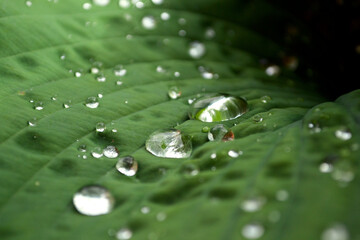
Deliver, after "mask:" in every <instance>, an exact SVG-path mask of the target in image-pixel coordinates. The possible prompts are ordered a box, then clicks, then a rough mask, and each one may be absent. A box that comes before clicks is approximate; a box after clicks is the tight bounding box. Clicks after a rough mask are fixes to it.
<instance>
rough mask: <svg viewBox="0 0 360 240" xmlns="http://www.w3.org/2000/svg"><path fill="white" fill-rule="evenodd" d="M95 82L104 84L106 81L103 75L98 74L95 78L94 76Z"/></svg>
mask: <svg viewBox="0 0 360 240" xmlns="http://www.w3.org/2000/svg"><path fill="white" fill-rule="evenodd" d="M96 80H97V81H98V82H105V81H106V77H105V75H104V74H103V73H99V74H98V75H97V76H96Z"/></svg>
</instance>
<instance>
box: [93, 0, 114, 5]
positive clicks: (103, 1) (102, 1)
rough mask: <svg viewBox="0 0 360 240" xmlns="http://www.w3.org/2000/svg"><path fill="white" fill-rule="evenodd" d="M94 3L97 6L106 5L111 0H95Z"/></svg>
mask: <svg viewBox="0 0 360 240" xmlns="http://www.w3.org/2000/svg"><path fill="white" fill-rule="evenodd" d="M93 3H94V4H95V5H97V6H101V7H104V6H106V5H108V4H109V3H110V0H93Z"/></svg>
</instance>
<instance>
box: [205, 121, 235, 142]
mask: <svg viewBox="0 0 360 240" xmlns="http://www.w3.org/2000/svg"><path fill="white" fill-rule="evenodd" d="M208 139H209V141H224V142H227V141H232V140H234V133H233V132H232V131H231V130H230V129H229V128H227V127H225V126H224V125H223V124H217V125H215V126H214V127H212V128H211V129H210V131H209V132H208Z"/></svg>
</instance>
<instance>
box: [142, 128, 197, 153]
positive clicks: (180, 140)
mask: <svg viewBox="0 0 360 240" xmlns="http://www.w3.org/2000/svg"><path fill="white" fill-rule="evenodd" d="M145 145H146V150H147V151H149V152H150V153H152V154H153V155H155V156H157V157H164V158H187V157H190V155H191V152H192V144H191V139H190V137H189V136H187V135H184V134H182V133H181V132H180V131H179V130H168V131H157V132H154V133H152V134H151V135H150V136H149V138H148V139H147V140H146V144H145Z"/></svg>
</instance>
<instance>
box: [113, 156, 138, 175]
mask: <svg viewBox="0 0 360 240" xmlns="http://www.w3.org/2000/svg"><path fill="white" fill-rule="evenodd" d="M116 169H117V170H118V171H119V172H120V173H122V174H124V175H126V176H129V177H131V176H134V175H135V174H136V172H137V170H138V163H137V161H136V160H135V159H134V158H133V157H131V156H126V157H123V158H120V159H119V160H118V162H117V163H116Z"/></svg>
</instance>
